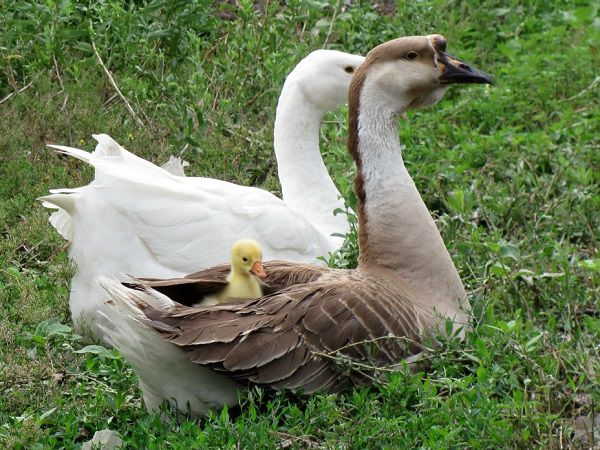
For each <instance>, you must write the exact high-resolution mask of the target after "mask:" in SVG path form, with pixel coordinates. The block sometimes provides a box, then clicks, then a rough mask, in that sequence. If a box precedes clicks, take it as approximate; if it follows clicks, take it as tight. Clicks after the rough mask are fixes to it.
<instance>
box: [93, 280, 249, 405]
mask: <svg viewBox="0 0 600 450" xmlns="http://www.w3.org/2000/svg"><path fill="white" fill-rule="evenodd" d="M98 281H99V283H100V284H101V285H102V287H103V288H104V289H106V291H107V292H108V293H109V294H110V296H111V300H109V301H108V302H107V303H106V304H105V305H104V306H103V308H102V310H101V311H100V312H99V314H100V315H101V316H103V317H104V319H106V320H103V321H102V322H101V323H100V324H99V327H100V328H101V330H102V331H103V333H104V335H105V340H106V341H108V343H110V344H111V345H113V346H114V347H115V348H117V349H118V350H119V351H120V352H121V354H122V355H123V356H124V357H125V359H127V361H129V363H130V364H131V365H132V366H133V368H134V370H135V371H136V373H137V374H138V377H139V380H140V387H141V389H142V392H143V394H144V402H145V403H146V407H147V408H148V410H150V411H156V410H157V409H158V408H159V407H160V404H161V403H162V402H163V401H164V400H168V401H169V402H170V403H171V405H173V406H174V407H176V408H178V409H179V411H180V412H182V413H187V412H190V413H191V414H192V415H194V416H202V415H204V414H206V412H207V411H208V410H210V409H214V408H220V407H221V406H223V405H234V404H236V403H237V396H236V390H237V389H238V388H239V386H238V385H237V384H236V383H235V382H234V381H232V380H230V379H228V378H226V377H224V376H223V375H220V374H217V373H215V372H214V371H212V370H211V369H209V368H207V367H202V366H199V365H197V364H195V363H193V362H192V361H190V359H189V358H188V356H187V355H186V353H185V352H184V351H183V350H181V349H180V348H179V347H177V346H176V345H173V344H172V343H170V342H167V341H165V340H163V338H162V337H161V336H160V335H159V333H157V332H156V331H155V330H154V329H153V327H152V326H148V325H149V324H150V321H149V320H148V319H147V318H146V316H145V315H144V312H143V311H142V309H141V308H143V307H148V306H150V307H153V306H152V305H156V306H157V307H159V306H160V307H165V304H167V303H170V304H172V303H173V302H171V301H170V300H169V301H168V302H166V301H165V300H164V299H160V300H157V299H155V298H152V297H159V296H160V295H161V294H158V293H156V292H155V291H152V290H150V291H149V292H146V290H145V289H146V287H144V286H143V285H141V284H139V283H138V284H135V286H136V288H133V289H128V288H126V287H125V286H123V285H122V284H121V283H120V282H119V281H118V280H116V279H109V278H106V277H102V278H99V279H98ZM132 281H133V280H132ZM137 288H141V289H142V290H137ZM167 300H168V299H167ZM167 306H168V305H167Z"/></svg>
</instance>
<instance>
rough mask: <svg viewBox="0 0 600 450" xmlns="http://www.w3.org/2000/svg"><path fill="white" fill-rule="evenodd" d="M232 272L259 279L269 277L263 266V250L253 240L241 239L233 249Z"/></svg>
mask: <svg viewBox="0 0 600 450" xmlns="http://www.w3.org/2000/svg"><path fill="white" fill-rule="evenodd" d="M231 270H232V271H234V272H237V273H241V274H243V275H247V276H249V275H250V274H254V275H256V276H257V277H259V278H265V277H266V276H267V275H266V273H265V271H264V269H263V266H262V248H261V246H260V244H259V243H258V242H256V241H254V240H252V239H240V240H239V241H236V242H235V243H234V244H233V247H232V248H231Z"/></svg>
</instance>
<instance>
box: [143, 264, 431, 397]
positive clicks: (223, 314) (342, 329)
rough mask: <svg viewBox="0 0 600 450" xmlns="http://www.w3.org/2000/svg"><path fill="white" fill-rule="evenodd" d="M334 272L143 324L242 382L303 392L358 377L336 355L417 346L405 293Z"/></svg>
mask: <svg viewBox="0 0 600 450" xmlns="http://www.w3.org/2000/svg"><path fill="white" fill-rule="evenodd" d="M323 278H327V277H323ZM335 278H336V281H331V280H329V281H325V280H323V281H316V282H312V283H308V284H300V285H296V286H293V287H291V288H289V289H287V290H284V291H282V292H280V293H277V294H274V295H270V296H267V297H263V298H261V299H257V300H255V301H252V302H249V303H246V304H242V305H221V306H219V307H217V308H203V309H198V308H185V307H178V308H176V310H175V311H172V312H168V313H166V312H162V313H160V312H159V313H158V314H156V311H154V313H152V314H151V316H152V321H151V322H148V325H150V326H152V327H154V328H155V329H156V330H157V331H158V332H160V333H161V334H162V335H163V336H164V338H165V339H167V340H169V341H171V342H173V343H174V344H176V345H178V346H180V347H181V348H183V349H185V350H186V351H187V352H188V354H189V357H190V358H191V359H192V360H193V361H194V362H196V363H198V364H201V365H207V366H210V367H212V368H214V369H215V370H218V371H222V372H226V374H227V375H228V376H230V377H231V378H234V379H236V380H238V381H240V382H242V383H243V382H246V383H250V384H258V385H263V386H266V387H269V388H274V389H289V390H298V389H301V390H303V391H304V392H305V393H307V394H308V393H312V392H315V391H327V392H335V391H339V390H342V389H344V388H346V387H347V386H349V385H350V384H351V383H352V382H355V383H356V382H362V381H364V378H361V375H360V373H357V372H354V373H353V372H349V371H348V370H347V367H343V365H342V366H340V365H339V364H337V362H339V361H340V358H339V357H342V359H344V358H347V359H350V360H353V361H359V362H361V363H363V364H364V363H366V364H370V365H373V366H376V367H382V366H388V365H391V364H395V363H398V362H399V361H401V360H402V359H403V358H405V357H406V356H408V355H410V354H414V353H418V352H419V351H420V350H421V348H420V346H419V344H418V341H419V337H420V336H421V334H422V332H423V330H422V329H421V325H420V323H421V322H420V318H419V317H418V314H417V312H416V311H415V309H414V308H413V307H412V305H411V302H410V301H409V298H408V296H406V295H405V293H403V292H400V291H399V290H398V289H397V288H395V287H394V286H392V285H390V284H389V283H388V282H386V281H385V280H382V279H373V277H369V278H368V280H367V279H366V278H365V277H364V276H361V274H359V273H358V272H344V273H343V274H341V273H339V272H336V274H335ZM144 312H145V313H146V314H147V315H150V314H149V311H147V310H145V311H144ZM157 315H158V317H157ZM336 357H337V358H336Z"/></svg>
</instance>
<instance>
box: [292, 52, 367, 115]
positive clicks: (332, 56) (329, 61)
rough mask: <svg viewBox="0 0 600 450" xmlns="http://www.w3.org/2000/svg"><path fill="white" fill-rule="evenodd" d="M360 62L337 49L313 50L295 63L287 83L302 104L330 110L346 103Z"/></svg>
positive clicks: (359, 59)
mask: <svg viewBox="0 0 600 450" xmlns="http://www.w3.org/2000/svg"><path fill="white" fill-rule="evenodd" d="M364 60H365V57H364V56H358V55H352V54H350V53H343V52H339V51H337V50H315V51H314V52H312V53H311V54H309V55H308V56H307V57H306V58H304V59H303V60H302V61H300V63H298V65H297V66H296V68H295V69H294V71H293V73H292V74H290V77H292V79H290V77H288V80H287V81H288V82H289V81H292V82H294V83H295V85H296V86H297V87H298V88H299V89H300V91H301V92H302V94H303V96H304V98H305V101H306V102H308V103H310V104H312V105H314V107H316V108H318V109H319V110H321V111H323V112H325V111H331V110H333V109H335V108H337V107H338V106H339V105H341V104H344V103H346V102H347V101H348V88H349V86H350V82H351V80H352V76H353V75H354V73H355V72H356V70H357V69H358V67H359V66H360V65H361V64H362V63H363V62H364Z"/></svg>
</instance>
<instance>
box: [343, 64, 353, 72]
mask: <svg viewBox="0 0 600 450" xmlns="http://www.w3.org/2000/svg"><path fill="white" fill-rule="evenodd" d="M344 71H345V72H346V73H354V67H352V66H346V67H344Z"/></svg>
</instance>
